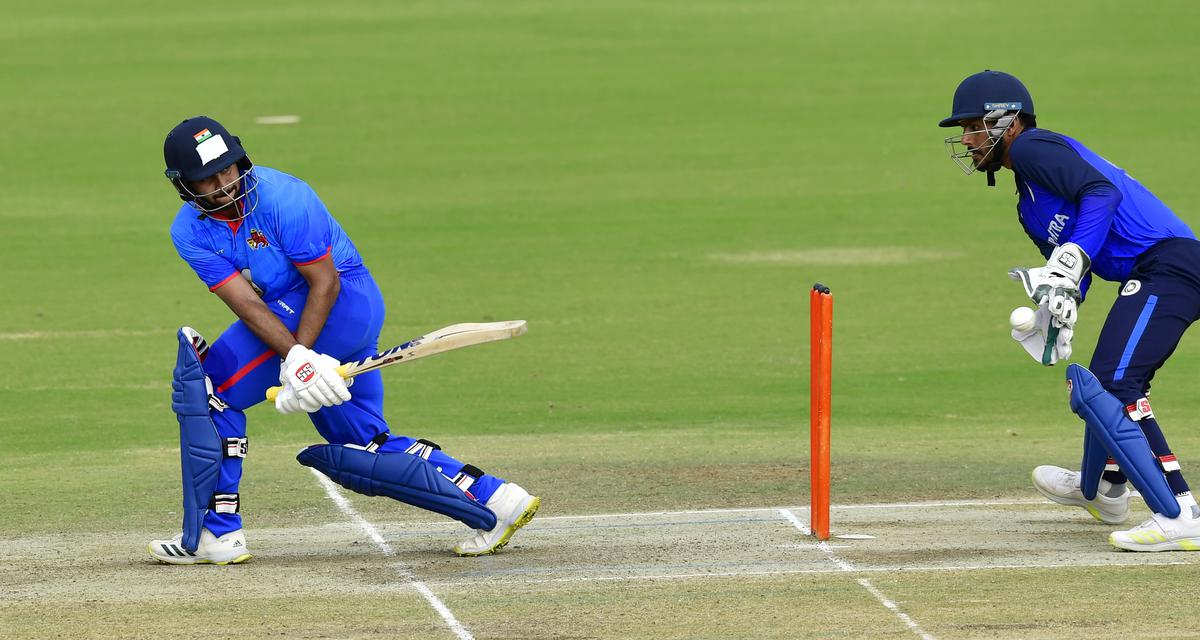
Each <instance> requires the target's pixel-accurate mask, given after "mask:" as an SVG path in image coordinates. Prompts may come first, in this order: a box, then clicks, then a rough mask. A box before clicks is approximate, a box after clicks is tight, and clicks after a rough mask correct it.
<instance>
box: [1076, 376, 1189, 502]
mask: <svg viewBox="0 0 1200 640" xmlns="http://www.w3.org/2000/svg"><path fill="white" fill-rule="evenodd" d="M1067 386H1068V387H1069V388H1070V390H1071V410H1072V411H1074V412H1075V413H1077V414H1079V417H1080V418H1083V421H1084V423H1086V425H1087V427H1086V428H1087V433H1088V434H1090V436H1085V442H1086V441H1087V438H1088V437H1091V438H1094V439H1097V440H1099V441H1100V442H1101V443H1102V444H1103V445H1104V448H1106V449H1107V450H1108V453H1109V454H1111V455H1112V457H1113V458H1115V459H1116V461H1117V464H1119V465H1121V471H1123V472H1125V475H1126V476H1127V477H1128V478H1129V480H1130V481H1131V482H1132V483H1133V486H1135V487H1137V489H1138V491H1140V492H1141V494H1142V499H1143V500H1145V501H1146V506H1148V507H1150V509H1151V510H1152V511H1154V512H1155V513H1158V514H1162V515H1164V516H1167V517H1168V518H1177V517H1179V503H1178V502H1177V501H1176V500H1175V493H1174V492H1173V491H1171V487H1170V486H1169V485H1168V484H1167V478H1166V476H1165V475H1163V471H1162V467H1160V466H1159V464H1158V458H1157V457H1155V455H1154V452H1153V451H1151V450H1150V443H1149V442H1148V441H1147V440H1146V435H1145V434H1143V433H1142V428H1141V427H1139V426H1138V424H1137V423H1136V422H1134V421H1133V420H1130V419H1129V416H1128V415H1127V414H1126V413H1125V404H1124V403H1122V402H1121V401H1120V400H1118V399H1117V398H1116V396H1114V395H1113V394H1111V393H1109V392H1108V391H1106V390H1105V389H1104V386H1103V385H1101V384H1100V381H1099V380H1097V379H1096V376H1095V375H1093V374H1092V372H1091V371H1088V370H1087V369H1085V368H1083V367H1081V366H1079V365H1077V364H1072V365H1071V366H1069V367H1067ZM1085 446H1087V445H1085ZM1089 448H1090V449H1092V450H1095V449H1096V447H1094V446H1091V447H1089ZM1084 457H1085V458H1086V457H1087V450H1085V452H1084ZM1085 470H1086V468H1085ZM1101 471H1103V466H1102V467H1101ZM1092 491H1093V492H1094V491H1095V488H1094V487H1093V489H1092ZM1093 495H1094V493H1093Z"/></svg>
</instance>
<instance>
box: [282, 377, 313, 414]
mask: <svg viewBox="0 0 1200 640" xmlns="http://www.w3.org/2000/svg"><path fill="white" fill-rule="evenodd" d="M320 408H321V405H319V404H314V405H312V406H311V407H309V408H306V407H305V406H304V405H302V404H301V403H300V398H298V397H297V396H296V390H295V389H293V388H292V385H290V384H285V385H283V390H282V391H280V392H279V395H277V396H275V410H276V411H278V412H279V413H282V414H283V415H285V416H286V415H287V414H289V413H297V412H299V411H308V412H312V411H316V410H318V409H320Z"/></svg>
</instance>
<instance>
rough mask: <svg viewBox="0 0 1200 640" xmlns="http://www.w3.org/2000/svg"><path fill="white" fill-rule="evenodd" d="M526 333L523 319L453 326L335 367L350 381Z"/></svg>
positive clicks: (526, 328) (465, 323) (526, 327)
mask: <svg viewBox="0 0 1200 640" xmlns="http://www.w3.org/2000/svg"><path fill="white" fill-rule="evenodd" d="M527 330H528V326H527V325H526V324H525V321H524V320H507V321H504V322H463V323H460V324H452V325H450V326H448V327H442V328H441V329H438V330H437V331H434V332H431V333H427V334H425V335H423V336H421V337H419V338H413V339H412V340H409V341H408V342H405V343H404V344H402V345H400V346H398V347H393V348H391V349H388V350H387V351H384V352H383V353H378V354H375V355H373V356H371V357H369V358H364V359H362V360H359V361H358V362H349V363H346V364H344V365H342V366H341V367H339V368H338V373H341V374H342V377H343V378H351V377H354V376H356V375H358V374H360V373H366V372H368V371H374V370H375V369H379V368H381V367H386V366H389V365H393V364H397V363H400V362H406V361H409V360H416V359H418V358H425V357H428V356H432V355H437V354H439V353H443V352H446V351H453V350H454V349H461V348H463V347H470V346H474V345H477V344H485V343H488V342H496V341H497V340H507V339H509V338H515V337H517V336H519V335H522V334H524V333H525V332H526V331H527Z"/></svg>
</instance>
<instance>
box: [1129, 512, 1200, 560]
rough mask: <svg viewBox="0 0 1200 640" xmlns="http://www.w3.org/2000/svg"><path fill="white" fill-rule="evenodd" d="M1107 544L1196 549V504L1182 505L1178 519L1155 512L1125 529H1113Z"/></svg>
mask: <svg viewBox="0 0 1200 640" xmlns="http://www.w3.org/2000/svg"><path fill="white" fill-rule="evenodd" d="M1108 543H1109V544H1111V545H1112V546H1114V547H1116V548H1118V549H1126V550H1128V551H1200V507H1197V506H1196V505H1187V506H1184V507H1183V508H1182V510H1181V512H1180V514H1179V517H1178V518H1168V517H1166V516H1164V515H1161V514H1158V513H1155V514H1153V515H1152V516H1151V517H1150V519H1149V520H1147V521H1145V522H1143V523H1141V524H1139V525H1138V526H1136V527H1134V528H1132V529H1130V530H1128V531H1114V532H1112V533H1111V534H1110V535H1109V536H1108Z"/></svg>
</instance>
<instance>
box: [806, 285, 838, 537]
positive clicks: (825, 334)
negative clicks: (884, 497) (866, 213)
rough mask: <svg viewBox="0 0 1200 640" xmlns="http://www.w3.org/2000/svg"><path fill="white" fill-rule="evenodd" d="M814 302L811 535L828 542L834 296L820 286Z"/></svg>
mask: <svg viewBox="0 0 1200 640" xmlns="http://www.w3.org/2000/svg"><path fill="white" fill-rule="evenodd" d="M809 301H810V302H811V316H812V318H811V320H812V322H811V335H810V345H811V347H810V350H809V351H810V357H811V363H812V367H811V371H810V377H809V387H810V388H809V398H810V402H811V413H810V418H811V420H810V425H809V440H810V445H809V452H810V455H811V487H810V491H811V496H812V502H811V505H810V506H811V508H810V516H809V517H810V519H811V520H812V532H813V535H815V536H816V537H817V540H828V539H829V409H830V390H829V387H830V382H831V379H832V376H831V373H832V369H833V294H832V293H830V292H829V287H826V286H825V285H823V284H821V283H819V282H818V283H817V284H814V285H813V288H812V292H811V293H810V294H809Z"/></svg>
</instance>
